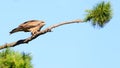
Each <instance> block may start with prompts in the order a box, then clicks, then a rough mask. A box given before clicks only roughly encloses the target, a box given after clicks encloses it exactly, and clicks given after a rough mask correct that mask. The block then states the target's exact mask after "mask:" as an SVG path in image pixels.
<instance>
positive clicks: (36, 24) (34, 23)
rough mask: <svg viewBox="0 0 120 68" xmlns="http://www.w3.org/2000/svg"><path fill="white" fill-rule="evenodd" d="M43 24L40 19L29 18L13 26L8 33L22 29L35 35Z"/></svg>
mask: <svg viewBox="0 0 120 68" xmlns="http://www.w3.org/2000/svg"><path fill="white" fill-rule="evenodd" d="M44 25H45V22H44V21H41V20H29V21H25V22H23V23H22V24H20V25H19V26H18V27H17V28H14V29H13V30H12V31H10V34H13V33H15V32H19V31H24V32H31V34H32V35H35V34H36V33H37V32H39V31H40V30H41V28H42V27H43V26H44Z"/></svg>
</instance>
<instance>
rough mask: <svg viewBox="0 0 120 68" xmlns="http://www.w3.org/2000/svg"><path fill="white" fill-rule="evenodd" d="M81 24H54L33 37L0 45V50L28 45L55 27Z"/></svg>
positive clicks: (75, 21) (74, 21)
mask: <svg viewBox="0 0 120 68" xmlns="http://www.w3.org/2000/svg"><path fill="white" fill-rule="evenodd" d="M82 22H83V21H82V20H73V21H68V22H61V23H58V24H54V25H52V26H49V27H47V28H46V29H44V30H41V31H39V32H37V33H36V34H35V35H33V36H31V37H28V38H26V39H21V40H18V41H16V42H12V43H6V44H4V45H1V46H0V49H4V48H7V47H14V46H17V45H20V44H25V43H29V42H30V41H32V40H33V39H35V38H37V37H38V36H40V35H43V34H45V33H47V32H51V30H52V29H53V28H56V27H59V26H62V25H65V24H72V23H82Z"/></svg>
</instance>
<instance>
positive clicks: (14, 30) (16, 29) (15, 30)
mask: <svg viewBox="0 0 120 68" xmlns="http://www.w3.org/2000/svg"><path fill="white" fill-rule="evenodd" d="M18 31H20V29H19V28H15V29H13V30H12V31H10V34H13V33H15V32H18Z"/></svg>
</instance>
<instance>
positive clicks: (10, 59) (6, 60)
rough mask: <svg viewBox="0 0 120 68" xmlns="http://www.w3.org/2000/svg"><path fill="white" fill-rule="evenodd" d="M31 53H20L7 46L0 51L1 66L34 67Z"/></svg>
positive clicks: (8, 67) (1, 67)
mask: <svg viewBox="0 0 120 68" xmlns="http://www.w3.org/2000/svg"><path fill="white" fill-rule="evenodd" d="M31 59H32V58H31V56H30V54H25V53H19V52H16V51H14V50H11V49H9V48H7V49H6V50H4V51H2V52H0V68H33V67H32V64H31Z"/></svg>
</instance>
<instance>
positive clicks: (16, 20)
mask: <svg viewBox="0 0 120 68" xmlns="http://www.w3.org/2000/svg"><path fill="white" fill-rule="evenodd" d="M101 1H102V0H1V1H0V22H1V27H0V29H1V32H0V38H1V40H0V45H2V44H5V43H10V42H14V41H16V40H19V39H23V38H27V37H29V36H30V33H24V32H18V33H15V34H13V35H9V32H10V31H11V30H12V29H13V28H15V27H17V26H18V25H19V24H21V23H23V22H24V21H27V20H31V19H38V20H44V21H45V22H46V26H45V27H47V26H50V25H52V24H55V23H59V22H64V21H69V20H74V19H83V18H84V16H85V14H86V13H85V10H86V9H91V8H92V7H93V6H95V5H96V4H97V3H98V2H101ZM105 1H110V2H111V4H112V9H113V18H112V19H111V21H110V22H109V23H108V24H106V26H105V27H104V28H102V29H99V28H94V27H92V26H91V23H90V22H87V23H83V24H70V25H64V26H61V27H58V28H56V29H54V30H53V32H51V33H47V34H45V35H42V36H39V37H38V38H36V39H35V40H33V41H31V42H30V43H28V44H22V45H19V46H16V47H14V48H12V49H14V50H16V51H19V52H23V51H24V52H26V53H31V55H32V57H33V60H32V64H33V66H34V68H120V36H119V35H120V30H119V29H120V23H119V20H120V15H119V14H120V12H119V9H118V8H119V7H120V5H119V3H120V1H119V0H105ZM45 27H44V28H45Z"/></svg>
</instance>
